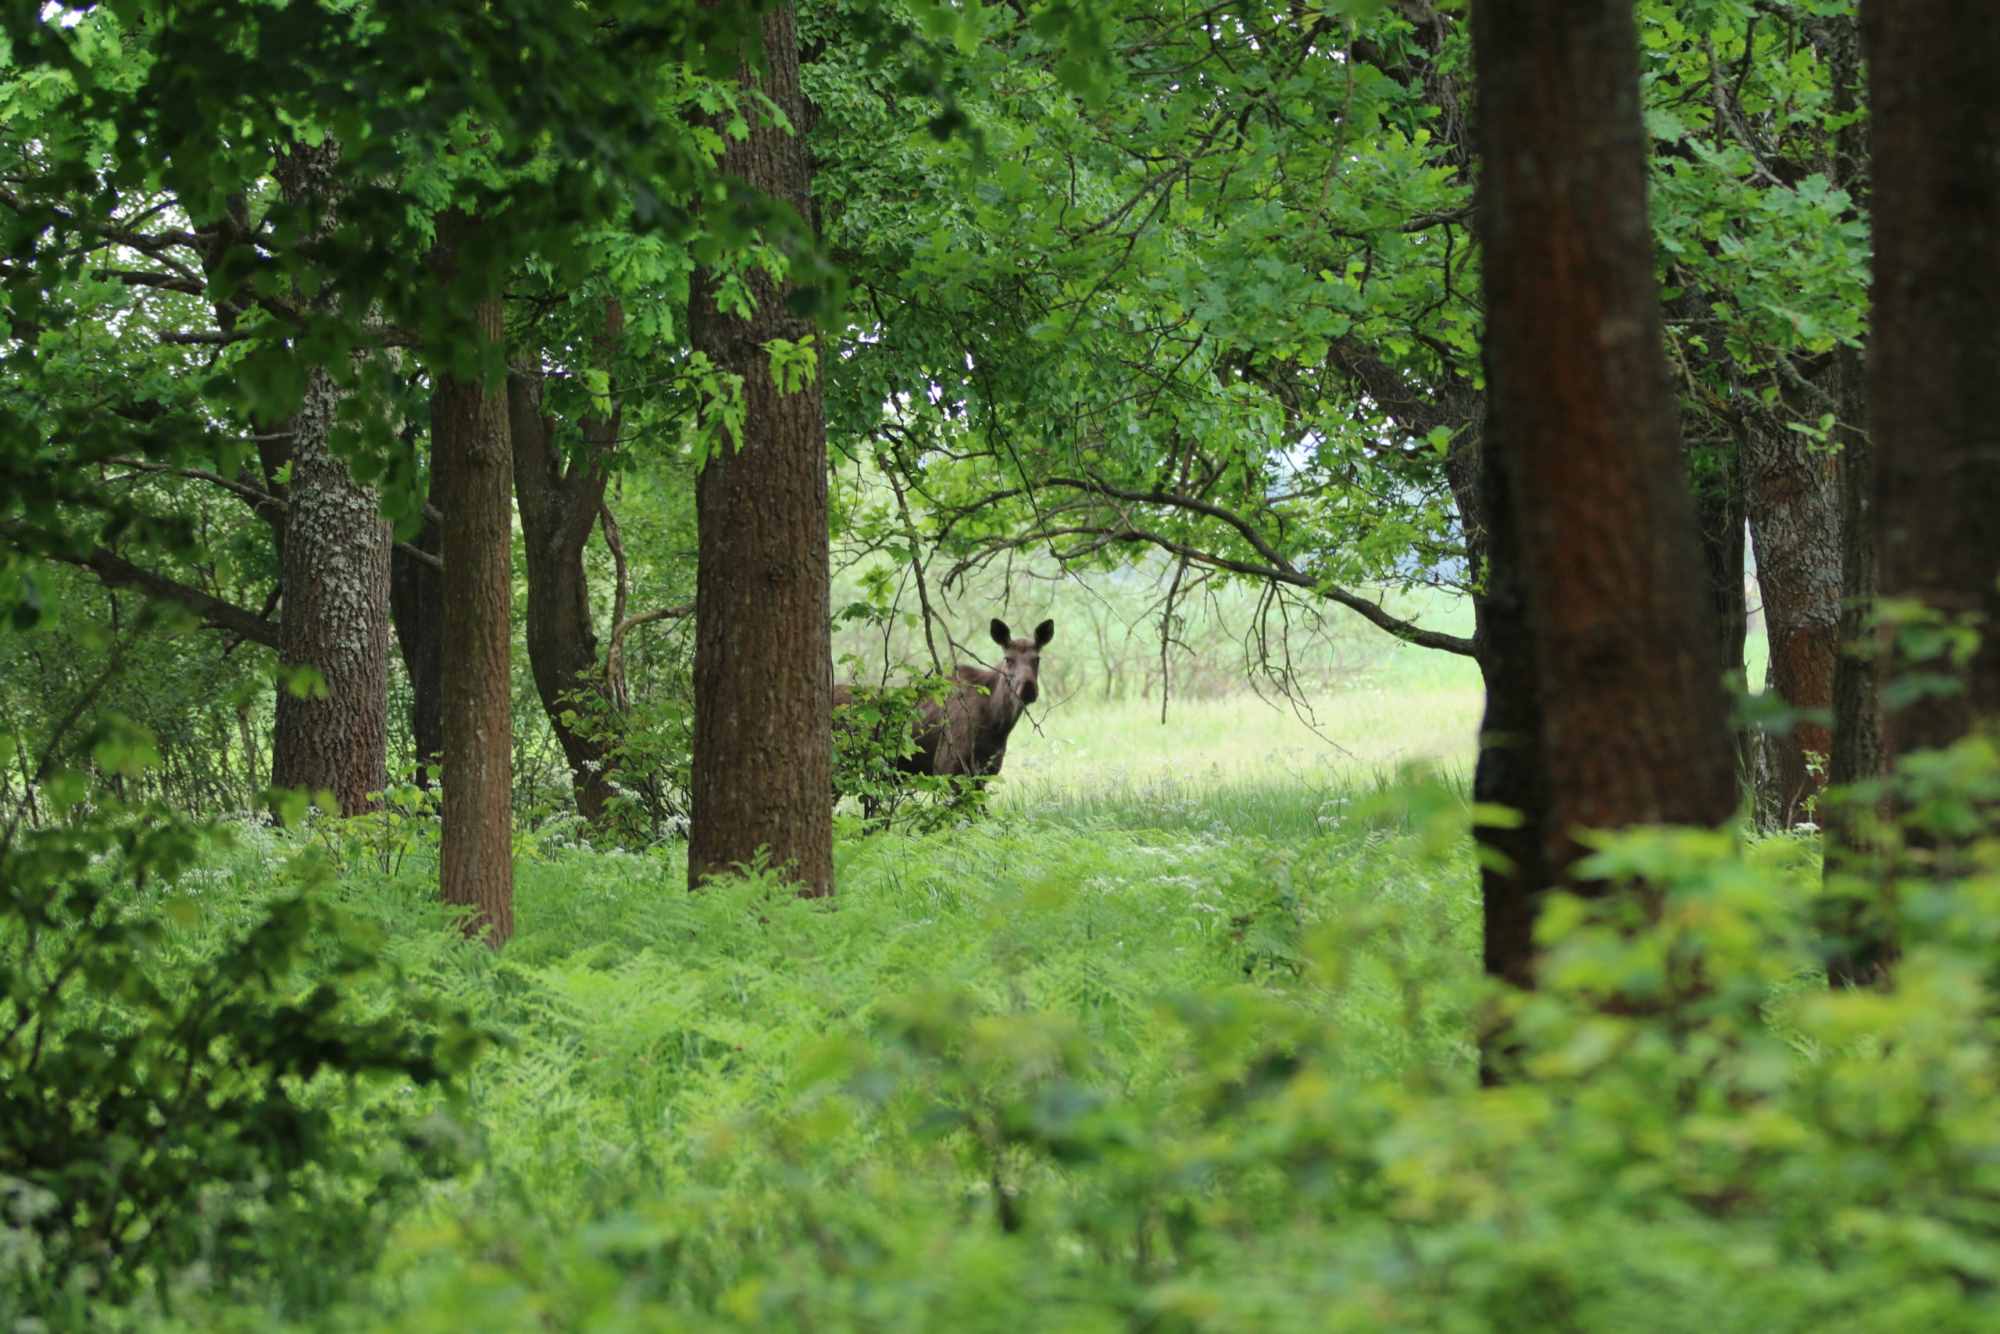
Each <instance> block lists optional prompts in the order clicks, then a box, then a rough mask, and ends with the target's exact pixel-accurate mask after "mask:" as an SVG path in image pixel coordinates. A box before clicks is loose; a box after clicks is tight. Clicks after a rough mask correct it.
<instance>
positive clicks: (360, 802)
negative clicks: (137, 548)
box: [271, 139, 390, 815]
mask: <svg viewBox="0 0 2000 1334" xmlns="http://www.w3.org/2000/svg"><path fill="white" fill-rule="evenodd" d="M339 157H340V149H339V146H338V145H337V144H335V143H334V142H333V141H332V140H330V139H329V140H327V141H325V142H324V143H322V144H321V145H319V146H318V147H307V146H305V145H303V144H294V145H292V146H290V148H289V149H288V151H286V152H284V153H282V154H280V156H279V160H278V170H277V177H278V183H279V188H280V189H281V190H282V191H283V193H284V196H285V200H286V202H287V203H288V204H291V205H293V206H295V207H299V208H304V209H308V210H316V211H318V213H319V218H318V222H317V230H319V231H324V230H325V229H326V227H327V226H328V225H329V223H330V219H331V210H332V208H333V189H334V187H333V179H332V178H333V171H334V167H335V165H336V164H337V163H338V161H339ZM342 396H343V395H342V393H341V390H340V389H339V388H338V387H337V386H336V385H335V384H334V381H333V377H332V376H331V375H330V374H329V373H328V372H327V371H326V370H325V369H324V368H322V367H318V366H315V367H313V368H312V369H311V370H310V371H309V372H308V373H307V377H306V391H305V397H304V399H303V401H301V403H300V404H299V407H298V411H297V412H295V413H294V414H293V416H292V419H291V423H290V427H289V431H288V434H289V441H288V442H287V443H288V444H289V449H288V451H287V453H288V455H289V462H290V464H291V481H290V484H289V486H288V487H287V488H286V495H285V499H286V510H285V521H284V540H283V543H282V545H281V547H280V567H281V569H282V570H283V579H284V603H283V607H282V610H281V611H280V614H279V650H278V660H279V663H280V664H281V666H282V667H287V668H296V667H305V668H310V669H312V670H313V671H314V672H316V673H317V674H318V675H319V677H320V680H321V681H322V682H323V683H324V690H323V691H321V690H314V691H312V692H310V693H306V694H301V693H299V692H298V691H297V690H296V689H293V688H290V687H289V685H288V683H287V682H286V681H284V680H280V682H279V685H278V704H277V729H276V736H275V738H274V743H273V758H272V765H271V782H272V785H273V786H275V787H281V788H302V789H305V790H307V791H313V792H318V791H329V792H331V793H332V794H333V797H334V800H335V802H336V803H337V804H338V806H339V808H340V813H341V814H342V815H354V814H358V813H359V812H361V811H364V810H367V809H369V808H370V806H372V805H373V804H374V801H375V798H376V794H379V793H380V792H381V791H382V788H383V787H384V786H385V784H386V781H387V759H386V757H387V745H388V689H389V547H390V531H389V524H388V522H387V521H386V520H384V519H383V518H382V513H381V506H380V502H379V500H378V497H377V496H376V493H375V491H374V489H373V488H372V487H367V486H362V485H361V484H359V483H357V482H356V481H355V480H354V478H353V476H352V474H350V473H349V471H348V468H347V465H346V463H345V462H343V461H342V460H341V459H340V458H339V457H337V456H336V455H335V454H334V452H333V447H332V438H333V428H334V420H335V415H336V413H337V412H338V411H339V408H340V403H341V399H342Z"/></svg>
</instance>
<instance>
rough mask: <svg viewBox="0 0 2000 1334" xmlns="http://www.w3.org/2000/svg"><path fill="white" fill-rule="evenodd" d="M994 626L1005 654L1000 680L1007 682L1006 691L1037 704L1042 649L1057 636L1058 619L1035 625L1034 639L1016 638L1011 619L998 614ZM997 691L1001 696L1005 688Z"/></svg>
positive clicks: (995, 639)
mask: <svg viewBox="0 0 2000 1334" xmlns="http://www.w3.org/2000/svg"><path fill="white" fill-rule="evenodd" d="M992 629H993V642H994V643H996V644H998V645H999V646H1000V648H1001V651H1002V653H1003V655H1004V657H1003V660H1002V662H1001V664H1000V680H1001V682H1004V683H1005V684H1006V687H1007V692H1006V693H1007V694H1009V695H1011V696H1013V698H1014V699H1016V700H1019V701H1020V703H1021V704H1023V705H1027V704H1033V703H1034V702H1035V699H1036V697H1037V696H1039V695H1040V694H1041V685H1040V678H1041V670H1042V649H1043V648H1044V647H1045V646H1046V645H1047V644H1048V642H1049V641H1050V640H1051V639H1054V638H1055V637H1056V623H1055V622H1054V621H1052V620H1051V621H1043V622H1042V623H1041V624H1040V625H1038V626H1036V627H1035V637H1034V638H1033V639H1016V638H1014V632H1013V631H1012V630H1009V629H1008V628H1007V622H1005V621H1003V620H1000V619H999V618H998V617H996V618H994V621H993V627H992ZM993 693H994V695H995V696H996V697H997V696H999V695H1000V693H1001V692H1000V691H998V690H995V691H994V692H993ZM1016 715H1017V716H1018V710H1016Z"/></svg>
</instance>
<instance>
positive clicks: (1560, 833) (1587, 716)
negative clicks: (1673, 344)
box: [1473, 0, 1736, 981]
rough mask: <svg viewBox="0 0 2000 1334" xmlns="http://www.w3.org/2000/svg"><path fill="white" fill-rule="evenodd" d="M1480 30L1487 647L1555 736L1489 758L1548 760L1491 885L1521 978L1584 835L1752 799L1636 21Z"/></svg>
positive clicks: (1526, 779) (1612, 9)
mask: <svg viewBox="0 0 2000 1334" xmlns="http://www.w3.org/2000/svg"><path fill="white" fill-rule="evenodd" d="M1473 33H1474V51H1475V57H1476V69H1477V73H1478V79H1479V94H1480V107H1481V112H1482V115H1483V117H1484V128H1483V136H1482V145H1483V148H1484V164H1485V165H1484V171H1483V174H1482V176H1481V180H1480V204H1479V222H1480V230H1481V236H1482V240H1483V242H1484V264H1485V285H1486V310H1487V330H1486V344H1485V352H1486V365H1487V376H1486V383H1487V392H1488V401H1489V408H1488V418H1487V423H1486V433H1485V448H1486V449H1487V450H1488V451H1491V452H1492V454H1493V457H1492V458H1491V460H1490V461H1489V463H1488V466H1487V469H1486V473H1485V476H1486V478H1487V479H1488V495H1487V497H1486V503H1487V506H1488V510H1489V520H1488V522H1489V528H1490V529H1491V530H1493V532H1494V536H1495V537H1497V538H1499V539H1500V540H1497V541H1495V542H1494V543H1493V558H1494V561H1495V566H1496V568H1495V570H1494V575H1493V579H1492V581H1491V582H1492V585H1493V587H1494V588H1495V589H1499V590H1509V580H1518V593H1514V592H1512V591H1511V590H1509V593H1508V596H1507V597H1505V598H1498V597H1496V598H1490V599H1489V602H1490V604H1491V605H1490V606H1489V608H1488V616H1487V620H1488V624H1487V626H1486V627H1485V634H1486V636H1487V642H1488V644H1489V650H1488V651H1489V654H1493V653H1494V652H1495V651H1496V650H1498V651H1501V652H1504V653H1505V654H1507V655H1508V656H1509V659H1510V660H1509V661H1507V662H1506V663H1505V664H1504V667H1503V668H1502V670H1501V671H1499V672H1498V673H1497V674H1496V676H1495V677H1493V678H1490V679H1489V684H1490V688H1493V689H1494V691H1495V693H1496V694H1498V695H1499V696H1500V697H1499V698H1493V697H1489V700H1488V705H1487V709H1488V719H1489V723H1488V728H1487V731H1488V734H1489V736H1493V735H1501V734H1504V735H1507V736H1509V737H1518V736H1520V735H1521V734H1522V733H1523V732H1525V731H1530V730H1532V731H1533V733H1534V734H1535V737H1536V740H1535V742H1534V744H1533V745H1532V747H1530V746H1528V745H1526V744H1522V743H1519V742H1517V743H1516V746H1515V748H1514V749H1513V750H1512V751H1511V752H1505V753H1503V752H1500V751H1499V750H1498V748H1497V747H1495V746H1493V745H1491V743H1490V742H1489V744H1488V747H1487V750H1486V751H1485V752H1483V753H1482V755H1481V766H1482V769H1485V768H1489V767H1491V768H1495V769H1501V768H1504V766H1506V765H1508V764H1510V763H1520V762H1526V763H1528V764H1529V766H1530V772H1529V773H1528V774H1527V775H1519V774H1515V775H1511V776H1509V778H1508V779H1507V781H1506V782H1505V783H1504V784H1503V783H1501V782H1499V781H1498V780H1496V781H1495V782H1494V783H1493V784H1492V786H1493V787H1494V788H1496V789H1498V788H1502V787H1504V788H1506V789H1511V790H1512V791H1514V792H1516V793H1520V794H1522V795H1524V796H1525V797H1526V799H1527V801H1528V803H1529V804H1527V805H1525V806H1523V807H1522V809H1523V810H1524V814H1525V816H1526V820H1527V830H1526V831H1524V837H1532V839H1533V847H1534V852H1533V854H1531V855H1529V856H1527V857H1525V858H1523V859H1522V860H1521V861H1520V862H1519V863H1518V864H1517V865H1516V866H1515V867H1513V868H1511V869H1510V870H1508V871H1506V872H1496V873H1489V876H1488V879H1487V882H1486V891H1487V893H1488V895H1489V899H1488V907H1487V912H1488V920H1489V923H1496V922H1497V924H1498V926H1499V928H1500V929H1501V930H1503V931H1504V934H1501V933H1500V931H1496V928H1495V926H1492V925H1489V947H1488V952H1487V967H1488V968H1489V970H1491V971H1492V972H1494V973H1496V974H1497V975H1499V976H1503V977H1507V978H1511V979H1513V980H1516V981H1520V980H1522V979H1525V978H1529V977H1531V976H1532V956H1531V955H1530V954H1528V953H1527V951H1528V948H1529V944H1528V941H1527V938H1526V937H1527V932H1526V931H1525V930H1523V929H1521V928H1520V927H1518V926H1514V925H1512V924H1514V923H1519V922H1523V921H1525V922H1528V923H1531V922H1532V920H1533V913H1534V908H1533V900H1534V898H1535V896H1537V895H1539V894H1540V892H1541V891H1542V890H1544V889H1545V888H1546V887H1547V886H1548V884H1549V883H1551V882H1552V881H1564V880H1569V879H1571V867H1572V866H1573V864H1574V863H1575V861H1576V859H1577V858H1578V857H1579V856H1580V855H1581V853H1582V847H1581V845H1580V844H1579V843H1578V842H1577V839H1576V835H1577V834H1578V832H1579V831H1582V830H1586V829H1607V828H1618V827H1621V826H1627V825H1636V824H1656V823H1669V824H1698V825H1716V824H1720V823H1722V822H1724V821H1726V820H1727V819H1728V818H1729V817H1730V815H1731V814H1732V813H1733V811H1734V809H1735V804H1736V784H1735V774H1734V771H1733V766H1732V764H1731V762H1730V744H1729V729H1728V712H1727V707H1726V698H1725V695H1724V692H1723V689H1722V682H1721V667H1720V663H1719V661H1718V655H1717V653H1716V642H1717V632H1716V629H1715V627H1714V625H1713V623H1712V620H1711V616H1710V610H1709V608H1708V607H1707V605H1706V603H1705V600H1704V597H1703V594H1702V591H1701V589H1702V580H1701V573H1700V572H1701V568H1702V566H1701V557H1700V554H1699V551H1698V549H1697V546H1696V540H1695V532H1694V518H1693V513H1692V507H1691V504H1690V501H1689V498H1688V489H1687V481H1686V476H1685V473H1684V471H1683V465H1682V457H1681V447H1680V439H1679V429H1678V418H1677V412H1676V406H1675V403H1674V400H1673V395H1672V393H1671V390H1670V387H1669V385H1668V381H1667V374H1666V360H1665V354H1664V349H1663V343H1662V337H1661V320H1660V305H1659V294H1658V291H1657V289H1656V287H1655V284H1654V281H1653V273H1652V245H1651V234H1650V231H1649V228H1648V224H1647V216H1646V176H1645V164H1646V152H1647V146H1646V138H1645V133H1644V131H1643V128H1642V127H1641V124H1640V119H1639V105H1638V92H1639V78H1638V67H1637V52H1638V39H1637V34H1636V31H1635V29H1634V25H1633V14H1632V7H1631V5H1630V3H1629V0H1592V3H1588V4H1584V3H1578V2H1577V0H1483V2H1482V3H1481V4H1479V5H1477V6H1475V7H1474V9H1473ZM1503 508H1504V509H1505V511H1506V513H1507V515H1508V516H1509V517H1510V518H1511V520H1512V523H1513V525H1514V526H1513V531H1512V533H1511V534H1508V533H1507V532H1506V530H1505V527H1504V523H1503V522H1496V519H1498V516H1499V513H1500V511H1501V510H1502V509H1503ZM1509 545H1511V546H1512V547H1513V548H1514V552H1515V554H1516V555H1517V556H1518V563H1517V564H1515V567H1514V569H1513V570H1512V571H1508V570H1504V569H1502V568H1500V566H1501V564H1502V562H1505V561H1506V559H1507V555H1508V551H1507V548H1508V546H1509ZM1509 563H1512V562H1509ZM1494 665H1495V666H1502V664H1501V663H1500V662H1499V661H1498V660H1496V662H1495V664H1494ZM1538 781H1539V782H1540V783H1541V784H1543V785H1544V786H1543V787H1542V790H1541V791H1540V792H1539V793H1537V792H1535V791H1534V790H1533V789H1534V788H1535V786H1536V783H1537V782H1538Z"/></svg>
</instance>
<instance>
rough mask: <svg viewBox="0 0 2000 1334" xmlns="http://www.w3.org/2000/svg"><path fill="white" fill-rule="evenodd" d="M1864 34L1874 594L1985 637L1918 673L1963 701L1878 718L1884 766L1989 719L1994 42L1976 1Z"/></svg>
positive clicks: (1886, 16) (1998, 445) (1998, 587)
mask: <svg viewBox="0 0 2000 1334" xmlns="http://www.w3.org/2000/svg"><path fill="white" fill-rule="evenodd" d="M1862 23H1863V29H1864V32H1863V35H1864V39H1865V40H1866V42H1867V44H1868V56H1869V62H1870V82H1869V86H1870V92H1871V100H1872V107H1873V115H1874V120H1873V129H1872V132H1873V134H1874V153H1873V154H1872V162H1873V171H1874V201H1875V275H1874V277H1875V320H1874V330H1873V333H1872V336H1871V339H1870V343H1869V404H1870V409H1871V413H1872V418H1873V432H1874V454H1875V517H1876V520H1877V523H1878V525H1879V526H1878V528H1877V531H1876V541H1877V549H1876V552H1877V557H1878V560H1879V566H1878V571H1877V574H1878V580H1879V590H1880V593H1881V596H1882V597H1883V598H1884V599H1891V598H1894V599H1908V600H1912V601H1915V602H1920V603H1922V604H1923V605H1924V606H1925V607H1927V608H1929V609H1930V610H1931V611H1933V612H1937V613H1942V614H1943V615H1944V616H1945V617H1947V618H1950V619H1952V620H1957V621H1965V622H1969V623H1971V624H1973V625H1974V626H1975V627H1976V628H1977V629H1978V630H1979V631H1980V632H1981V635H1982V638H1981V641H1980V645H1979V647H1978V649H1977V651H1976V652H1975V653H1974V654H1973V655H1972V656H1971V658H1970V660H1969V661H1967V662H1965V663H1964V664H1963V665H1962V666H1961V665H1957V664H1954V663H1951V662H1950V661H1949V660H1947V659H1943V658H1938V659H1933V660H1931V661H1928V662H1925V663H1923V664H1921V669H1922V670H1924V671H1927V672H1942V673H1944V674H1945V675H1947V676H1949V677H1950V678H1953V679H1955V680H1956V681H1957V683H1958V685H1959V686H1960V687H1961V688H1960V689H1956V690H1954V691H1951V692H1947V693H1940V692H1928V693H1926V694H1924V696H1923V697H1922V698H1920V699H1915V700H1910V701H1908V702H1906V703H1905V704H1904V705H1903V706H1902V707H1901V708H1885V709H1884V710H1883V713H1882V739H1883V746H1884V751H1885V753H1886V755H1887V757H1888V759H1889V760H1890V761H1891V762H1892V763H1893V762H1894V761H1895V760H1896V759H1899V758H1901V757H1902V756H1905V755H1908V754H1910V753H1911V752H1912V751H1917V750H1925V749H1931V748H1935V747H1941V746H1948V745H1950V744H1951V743H1953V742H1955V741H1957V740H1958V739H1959V738H1961V737H1963V736H1965V735H1966V734H1967V733H1968V732H1970V731H1971V730H1972V729H1973V727H1974V726H1975V725H1976V724H1981V723H1985V724H1990V723H1992V722H1993V721H1994V720H1995V719H1996V717H2000V583H1997V582H1996V578H2000V541H1996V540H1995V532H1994V523H1995V517H1994V516H1995V515H2000V374H1996V373H1995V368H1996V367H2000V321H1996V320H1995V319H1994V317H1993V312H1994V310H1995V308H1996V305H2000V263H1996V261H1995V256H1996V255H2000V92H1996V90H1995V88H1994V84H1993V71H1994V69H1995V68H1996V65H2000V25H1996V24H1995V23H1994V22H1993V15H1992V13H1991V11H1990V9H1989V8H1988V7H1987V6H1985V5H1982V4H1977V3H1974V0H1899V2H1898V3H1896V4H1894V5H1888V4H1884V3H1882V2H1881V0H1867V3H1866V4H1865V5H1864V7H1863V10H1862ZM1891 666H1892V669H1893V668H1894V667H1895V666H1896V665H1895V664H1891Z"/></svg>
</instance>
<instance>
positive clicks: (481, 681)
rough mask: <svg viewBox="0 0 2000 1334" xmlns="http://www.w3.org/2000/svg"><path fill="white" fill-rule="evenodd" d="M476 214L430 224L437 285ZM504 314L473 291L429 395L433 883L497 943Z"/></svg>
mask: <svg viewBox="0 0 2000 1334" xmlns="http://www.w3.org/2000/svg"><path fill="white" fill-rule="evenodd" d="M478 225H479V224H477V223H475V222H473V221H472V220H470V219H467V218H464V217H462V216H454V217H451V218H448V219H446V220H445V222H444V224H442V225H441V227H440V232H441V235H440V238H439V249H438V256H437V261H438V267H439V269H440V276H441V278H443V280H444V281H443V283H442V284H441V286H442V287H443V288H444V289H445V291H446V292H447V293H448V294H450V293H451V289H452V288H453V286H454V284H453V283H452V281H451V280H452V279H453V278H454V277H455V276H456V268H457V257H456V253H455V250H456V244H457V243H458V242H459V241H460V240H461V239H462V238H464V237H465V236H466V235H467V234H469V233H470V231H471V230H472V229H473V228H474V227H476V226H478ZM446 299H451V297H450V295H447V298H446ZM503 314H504V310H503V306H502V302H501V299H500V298H499V297H498V296H491V295H489V296H485V297H483V298H481V299H479V301H478V303H477V305H476V306H475V307H474V308H473V309H472V311H471V319H470V321H469V323H470V325H471V328H470V334H471V336H472V340H473V345H472V346H471V347H469V348H466V349H463V350H462V352H461V355H460V356H458V357H457V358H455V359H454V361H453V363H452V364H451V365H450V366H449V367H447V368H441V369H440V370H439V372H438V374H437V390H436V392H435V393H434V394H433V395H432V397H431V441H432V445H431V451H432V452H431V467H432V468H433V469H434V470H435V476H436V478H437V481H438V491H439V494H440V496H441V499H442V504H441V505H440V508H441V509H442V510H443V512H444V524H443V528H444V533H443V538H444V585H443V586H444V700H443V706H444V708H443V712H444V800H443V823H444V828H443V833H442V846H441V847H440V849H439V860H440V863H441V879H442V890H443V895H444V901H445V902H446V903H448V904H453V905H460V906H465V907H469V908H471V909H473V912H472V914H471V915H470V916H468V917H467V919H466V922H465V930H466V934H467V935H469V936H472V937H473V938H475V939H484V940H485V941H486V942H487V943H488V944H490V945H492V946H493V947H494V948H496V949H497V948H498V947H499V946H501V945H503V944H505V943H506V941H507V938H508V937H509V936H511V935H513V933H514V860H513V851H514V848H513V840H514V833H513V819H512V809H511V801H512V797H513V760H514V757H513V712H512V701H511V699H510V697H509V690H508V685H509V680H508V660H509V651H510V648H511V643H510V641H511V636H512V626H511V624H510V617H511V602H512V594H513V568H512V567H513V522H512V521H513V490H514V487H513V480H514V479H513V472H514V467H513V453H512V449H511V447H510V445H509V442H508V434H507V396H506V383H505V380H504V378H503V373H502V371H501V370H500V363H501V349H502V346H503V344H504V341H505V338H506V325H505V320H504V318H503Z"/></svg>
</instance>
